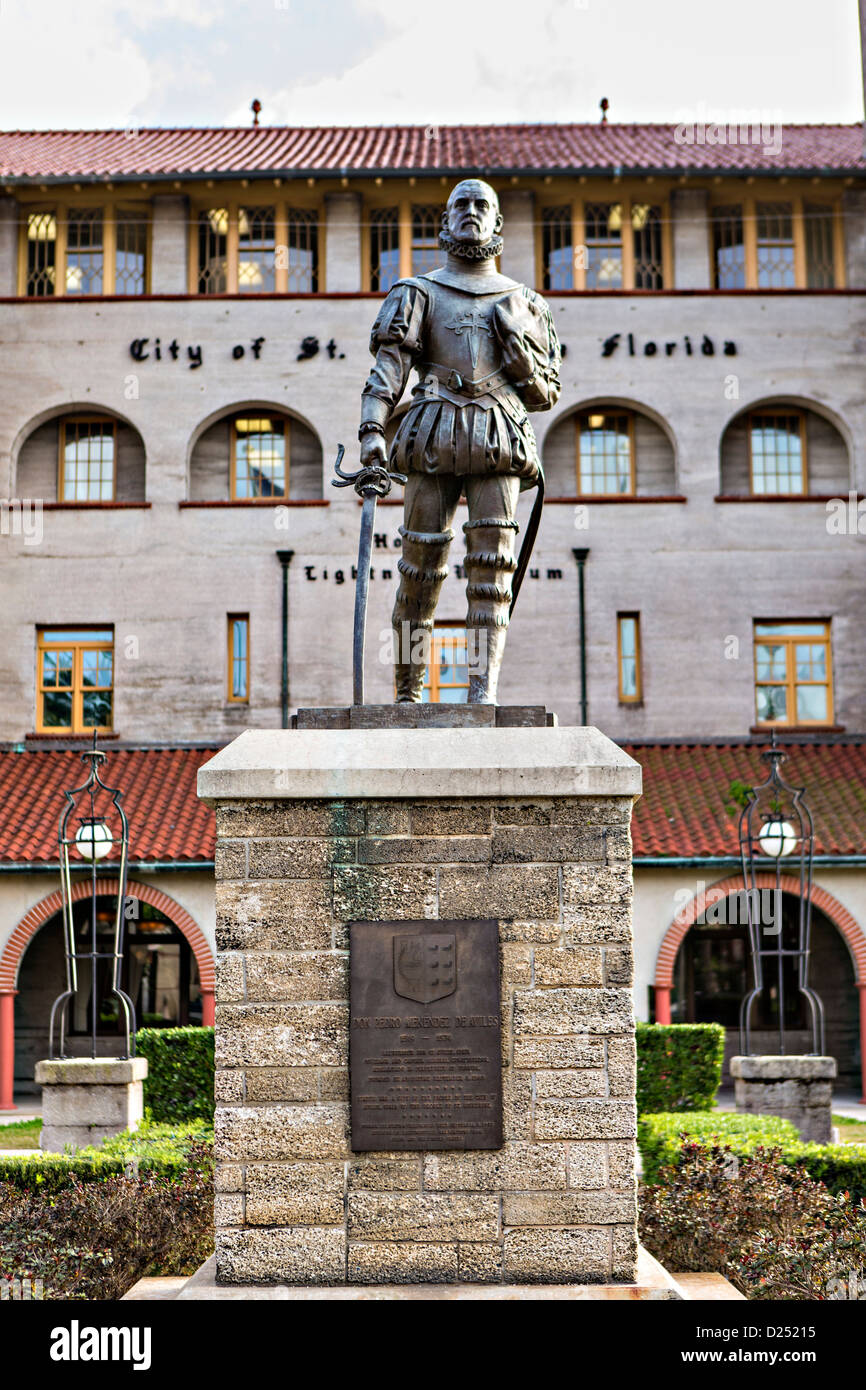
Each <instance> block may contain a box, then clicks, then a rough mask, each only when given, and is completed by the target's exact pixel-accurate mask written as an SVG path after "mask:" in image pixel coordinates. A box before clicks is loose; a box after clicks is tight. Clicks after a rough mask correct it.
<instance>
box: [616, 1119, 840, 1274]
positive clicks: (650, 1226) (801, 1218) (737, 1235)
mask: <svg viewBox="0 0 866 1390" xmlns="http://www.w3.org/2000/svg"><path fill="white" fill-rule="evenodd" d="M658 1176H659V1179H660V1181H659V1182H658V1184H656V1185H651V1186H645V1187H642V1189H641V1193H640V1201H639V1212H640V1217H639V1221H640V1233H641V1239H642V1241H643V1242H644V1244H645V1245H646V1247H647V1249H648V1250H650V1252H651V1253H652V1254H653V1255H655V1256H656V1258H657V1259H659V1260H661V1261H662V1263H663V1264H665V1265H666V1266H667V1267H668V1268H669V1269H671V1270H672V1271H674V1272H676V1271H677V1270H690V1271H695V1272H700V1271H711V1270H719V1271H721V1272H722V1273H724V1274H726V1275H727V1277H728V1278H730V1279H731V1280H732V1282H733V1283H734V1284H736V1286H737V1287H738V1288H739V1289H740V1290H741V1291H742V1292H743V1293H745V1294H746V1296H747V1297H749V1298H773V1299H825V1298H836V1297H840V1296H841V1297H845V1296H849V1295H848V1292H847V1291H848V1289H849V1288H850V1286H851V1275H852V1274H854V1272H855V1271H857V1270H858V1269H859V1270H866V1205H864V1204H863V1203H859V1204H855V1203H852V1201H851V1200H850V1198H849V1196H848V1195H847V1194H840V1195H838V1196H834V1195H833V1194H832V1193H830V1192H828V1190H827V1188H826V1187H825V1186H824V1185H823V1183H821V1182H816V1181H815V1180H814V1179H813V1178H811V1177H810V1176H809V1175H808V1174H807V1173H806V1172H805V1171H804V1169H802V1168H798V1167H788V1166H787V1165H786V1164H784V1163H783V1162H782V1157H781V1151H780V1149H778V1148H765V1147H764V1146H763V1145H759V1146H757V1147H756V1148H755V1149H753V1150H752V1151H751V1152H750V1153H747V1154H745V1155H740V1154H737V1153H735V1152H734V1151H733V1150H732V1149H731V1147H730V1146H728V1145H714V1144H709V1145H708V1144H706V1143H701V1142H699V1141H698V1140H694V1139H684V1141H683V1143H682V1145H681V1147H680V1149H679V1152H678V1154H677V1158H676V1162H675V1163H674V1164H671V1165H668V1166H665V1167H662V1168H661V1169H660V1171H659V1174H658ZM855 1282H856V1275H855ZM863 1289H864V1292H866V1282H864V1285H863Z"/></svg>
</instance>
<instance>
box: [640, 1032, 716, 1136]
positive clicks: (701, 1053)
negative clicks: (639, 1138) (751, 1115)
mask: <svg viewBox="0 0 866 1390" xmlns="http://www.w3.org/2000/svg"><path fill="white" fill-rule="evenodd" d="M724 1051H725V1030H724V1028H723V1027H722V1026H721V1024H719V1023H672V1024H663V1023H639V1024H638V1025H637V1108H638V1114H644V1113H647V1112H650V1111H658V1110H666V1111H667V1110H709V1109H710V1108H711V1107H712V1106H713V1105H715V1101H716V1092H717V1091H718V1089H719V1086H720V1085H721V1080H722V1059H723V1057H724Z"/></svg>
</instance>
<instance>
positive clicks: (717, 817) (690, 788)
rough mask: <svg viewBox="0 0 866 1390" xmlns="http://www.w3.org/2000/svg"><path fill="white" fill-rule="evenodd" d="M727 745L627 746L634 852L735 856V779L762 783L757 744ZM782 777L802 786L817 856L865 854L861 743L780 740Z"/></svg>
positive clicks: (865, 768)
mask: <svg viewBox="0 0 866 1390" xmlns="http://www.w3.org/2000/svg"><path fill="white" fill-rule="evenodd" d="M764 746H766V745H756V744H754V743H733V744H721V745H720V744H696V743H681V744H625V745H624V747H625V749H626V752H628V753H630V754H631V756H632V757H633V758H635V759H636V761H637V762H639V763H640V764H641V767H642V768H643V796H642V797H641V799H640V800H639V801H638V803H637V805H636V807H635V814H634V822H633V826H632V832H633V840H634V857H635V859H639V858H654V857H656V856H662V855H668V856H672V857H692V856H694V857H696V858H697V857H708V856H709V857H713V858H715V857H717V856H723V855H735V856H736V855H738V854H739V844H738V839H737V819H738V815H739V808H738V807H735V810H736V814H734V815H729V814H728V813H727V811H726V804H728V805H732V804H733V802H732V798H731V797H730V795H729V791H730V786H731V783H732V782H733V781H735V780H737V781H741V782H746V783H748V785H749V786H753V785H755V783H756V782H763V781H764V779H765V778H766V776H767V768H766V764H765V763H764V762H763V761H762V759H761V756H760V754H761V751H762V747H764ZM784 747H785V752H786V754H787V758H786V760H785V762H784V763H782V766H781V769H780V771H781V774H782V776H783V777H784V779H785V781H786V782H788V783H789V784H791V785H792V786H795V787H805V789H806V792H805V801H806V803H807V805H808V807H809V809H810V810H811V812H812V818H813V821H814V827H815V845H814V852H815V854H816V855H818V854H821V855H854V854H860V855H866V740H864V741H863V742H862V743H860V742H858V743H855V742H843V741H841V740H840V741H838V742H833V743H829V742H828V743H805V744H788V745H785V746H784Z"/></svg>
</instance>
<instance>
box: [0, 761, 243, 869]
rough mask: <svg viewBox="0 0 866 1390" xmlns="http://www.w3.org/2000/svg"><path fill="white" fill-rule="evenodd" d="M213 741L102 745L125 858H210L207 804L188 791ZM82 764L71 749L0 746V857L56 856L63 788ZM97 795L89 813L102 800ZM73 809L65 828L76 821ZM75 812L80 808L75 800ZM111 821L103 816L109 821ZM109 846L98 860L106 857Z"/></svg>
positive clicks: (83, 774)
mask: <svg viewBox="0 0 866 1390" xmlns="http://www.w3.org/2000/svg"><path fill="white" fill-rule="evenodd" d="M216 751H217V750H216V748H215V747H214V748H194V749H189V748H147V749H144V748H117V749H113V750H112V749H109V750H108V758H107V761H106V762H105V763H103V764H102V767H101V769H100V775H101V777H102V779H103V781H105V782H107V783H108V785H109V786H112V787H120V789H121V791H122V792H123V800H122V802H121V804H122V806H123V808H124V810H125V811H126V813H127V816H128V818H129V858H130V861H131V862H132V863H139V862H145V861H150V862H154V861H155V862H166V861H168V862H171V863H180V864H182V863H185V862H186V863H188V862H190V861H196V860H197V861H200V860H202V859H204V860H212V859H213V851H214V818H213V812H212V811H211V810H210V809H209V807H207V806H205V804H204V802H202V801H199V800H198V798H197V796H196V794H195V785H196V773H197V772H198V769H199V768H200V767H201V765H202V763H205V762H207V760H208V758H212V757H213V755H214V753H215V752H216ZM88 770H89V764H86V763H83V762H82V761H81V753H80V751H79V750H72V749H56V750H55V749H52V750H51V751H37V750H29V749H28V750H27V751H25V752H23V753H14V752H0V807H2V812H0V864H2V863H7V864H9V863H48V864H56V863H57V860H58V840H57V837H58V822H59V820H60V816H61V813H62V811H63V809H64V807H65V806H66V804H67V803H66V801H65V800H64V797H63V793H64V791H66V790H67V789H69V788H70V787H74V786H80V784H81V783H82V782H84V781H85V780H86V778H87V774H88ZM110 805H111V803H110V801H109V800H108V799H107V798H105V799H103V800H101V801H100V802H98V803H96V805H95V807H94V809H95V811H96V812H97V813H99V812H105V811H107V810H108V808H109V807H110ZM75 814H76V813H75V812H73V818H72V819H71V821H70V832H69V833H73V834H74V832H75V830H77V829H78V822H77V819H75ZM79 814H80V815H88V814H89V811H88V809H87V807H84V806H82V807H81V809H80V811H79ZM109 824H111V822H109ZM114 857H115V856H114V854H110V855H107V856H106V858H105V859H104V860H103V861H102V862H103V863H105V864H110V863H111V862H112V859H113V858H114Z"/></svg>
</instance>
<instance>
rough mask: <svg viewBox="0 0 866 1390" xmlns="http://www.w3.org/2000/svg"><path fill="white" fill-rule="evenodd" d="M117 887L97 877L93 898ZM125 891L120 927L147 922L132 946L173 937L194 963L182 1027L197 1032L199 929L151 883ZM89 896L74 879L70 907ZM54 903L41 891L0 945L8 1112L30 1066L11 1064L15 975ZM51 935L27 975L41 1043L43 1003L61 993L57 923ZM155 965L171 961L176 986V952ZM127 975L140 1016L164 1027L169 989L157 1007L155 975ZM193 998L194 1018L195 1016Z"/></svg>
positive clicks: (1, 1059)
mask: <svg viewBox="0 0 866 1390" xmlns="http://www.w3.org/2000/svg"><path fill="white" fill-rule="evenodd" d="M118 886H119V885H118V881H117V879H116V878H111V877H106V878H98V879H97V880H96V885H95V892H96V895H97V899H100V898H102V897H105V898H107V899H108V900H109V901H110V900H111V899H112V898H113V897H114V896H115V895H116V894H117V891H118ZM126 892H127V898H128V899H129V900H130V901H129V904H128V908H129V916H128V919H127V925H129V924H130V923H142V922H145V921H147V922H151V923H154V924H155V925H153V926H149V927H146V928H144V929H143V931H141V932H138V933H135V934H134V935H135V937H136V941H135V944H136V945H139V946H145V945H147V946H150V945H156V946H158V947H167V946H170V945H173V946H174V945H179V941H178V936H179V937H181V938H182V939H183V940H184V941H185V942H186V943H187V945H188V946H189V948H190V951H191V953H192V956H193V957H194V960H195V967H193V963H192V961H191V960H188V961H187V966H186V967H183V968H187V970H188V973H187V975H186V976H185V977H184V978H185V979H186V980H187V981H188V983H189V989H188V991H187V994H186V998H187V1011H188V1021H189V1022H190V1023H195V1022H198V1021H200V1022H201V1023H202V1024H203V1025H204V1026H205V1027H210V1026H212V1025H213V1021H214V957H213V952H212V951H211V948H210V946H209V944H208V941H207V938H206V937H205V935H204V932H203V931H202V929H201V927H200V926H199V925H198V923H197V922H196V921H195V920H194V919H193V918H192V917H191V916H190V914H189V913H188V912H187V911H186V910H185V909H184V908H183V907H181V905H180V903H178V902H176V901H175V900H174V899H173V898H171V897H169V895H168V893H164V892H163V891H162V890H161V889H160V888H156V887H154V886H153V885H152V884H148V883H138V882H136V881H135V880H129V881H128V883H127V885H126ZM90 898H91V884H90V882H89V881H88V882H84V881H81V882H79V883H76V884H74V885H73V889H72V899H73V903H74V904H75V905H76V906H77V905H78V904H79V903H81V902H84V903H85V905H87V904H89V902H90ZM61 906H62V902H61V895H60V891H59V890H57V891H55V892H53V893H49V894H48V896H47V897H45V898H42V900H41V901H40V902H38V903H35V904H34V906H33V907H31V908H30V910H29V911H28V912H27V913H25V915H24V917H22V919H21V921H20V922H19V923H18V925H17V926H16V927H15V929H14V930H13V931H12V933H11V934H10V936H9V939H8V940H7V942H6V945H5V946H4V948H3V951H2V954H0V1109H9V1108H10V1107H11V1106H12V1092H13V1078H15V1079H16V1080H18V1079H19V1075H20V1085H21V1088H22V1089H24V1090H27V1089H31V1090H32V1089H34V1085H33V1067H32V1066H30V1059H29V1057H28V1056H26V1055H25V1056H21V1057H20V1058H18V1059H17V1064H16V1047H15V1020H16V1018H17V1016H18V1012H19V1006H20V1003H21V1002H22V994H23V992H24V989H23V985H22V979H21V978H20V977H21V976H22V975H23V974H24V964H25V958H26V955H27V954H28V952H27V948H28V946H29V945H30V943H31V941H32V940H33V938H34V937H37V934H38V937H37V941H38V939H39V937H41V935H42V934H41V931H40V929H41V928H42V927H43V926H46V925H48V924H49V923H51V922H52V921H55V920H57V921H58V923H59V917H58V914H59V912H60V909H61ZM145 906H149V907H151V908H154V909H156V913H155V915H154V916H151V915H150V914H147V915H145V911H144V909H145ZM166 924H167V925H168V927H169V928H170V931H169V932H168V933H166V932H165V930H164V927H165V926H166ZM57 930H58V937H57V940H56V941H55V942H54V945H53V947H52V946H51V939H50V935H49V936H47V937H45V938H44V941H45V942H46V943H47V946H46V949H47V952H48V954H47V956H46V958H45V960H44V961H43V969H42V970H41V971H40V970H35V971H34V972H33V974H32V981H31V988H30V990H29V991H28V997H30V996H38V997H36V998H35V999H34V1002H33V1004H32V1008H33V1012H34V1013H36V1012H37V1011H38V1014H39V1017H41V1018H42V1019H44V1028H45V1033H44V1037H45V1045H46V1046H47V1037H48V1017H49V1014H50V1010H51V1005H52V1003H53V1002H54V1000H55V999H56V997H57V995H58V994H59V993H60V992H61V990H62V988H63V980H64V978H65V975H64V961H63V943H62V936H61V934H60V929H59V925H58V929H57ZM175 933H177V935H175ZM139 938H140V939H139ZM34 944H36V943H34ZM32 959H33V960H38V955H37V956H34V957H33V958H32ZM163 960H164V962H169V961H171V960H173V961H174V962H175V965H176V970H177V976H178V986H180V981H181V978H182V977H181V969H182V966H181V954H180V952H179V951H178V952H175V953H173V954H172V953H166V952H163ZM174 968H175V967H174V966H170V965H168V964H166V965H165V966H164V969H163V975H162V984H163V986H166V981H167V979H168V980H169V981H170V978H171V971H172V969H174ZM129 970H130V977H129V978H130V983H132V984H134V985H135V988H136V991H137V997H138V998H139V999H140V1000H142V1001H143V1002H144V1003H146V1004H147V1005H148V1009H147V1012H149V1013H151V1012H152V1013H153V1014H156V1013H160V1016H161V1017H163V1021H164V1022H165V1023H167V1022H169V1021H170V1017H169V1018H166V1017H165V1015H163V1013H162V1011H161V1010H162V1007H166V1008H167V1009H168V1014H169V1016H170V1014H171V1008H172V993H171V988H169V987H166V988H165V989H164V990H163V994H165V995H167V996H168V999H167V1004H165V1005H163V1006H161V1005H160V989H159V982H160V981H159V971H158V970H157V972H156V974H155V975H151V976H148V974H147V969H146V963H145V964H142V965H141V971H140V976H139V975H138V972H139V967H138V965H137V964H136V963H135V962H134V961H133V960H132V959H131V960H130V966H129ZM28 971H29V966H28ZM166 972H168V973H166ZM196 976H197V979H196ZM199 999H200V1018H199V1017H198V1015H199ZM154 1001H155V1007H154V1008H153V1009H151V1008H150V1005H151V1004H152V1003H154ZM180 1002H181V1000H180V989H179V988H178V1004H180ZM105 1042H106V1046H105V1048H104V1052H105V1054H106V1055H108V1054H110V1053H111V1051H112V1046H113V1045H114V1044H113V1040H112V1037H111V1035H108V1034H107V1035H106V1036H105ZM37 1046H38V1039H37V1040H36V1041H34V1043H33V1048H34V1049H35V1048H36V1047H37ZM45 1055H46V1053H45V1051H44V1050H43V1052H42V1054H41V1056H45ZM39 1060H40V1058H39V1057H36V1058H34V1059H33V1062H34V1065H35V1062H36V1061H39ZM19 1066H20V1067H21V1068H22V1071H21V1072H20V1074H19V1072H18V1067H19Z"/></svg>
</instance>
